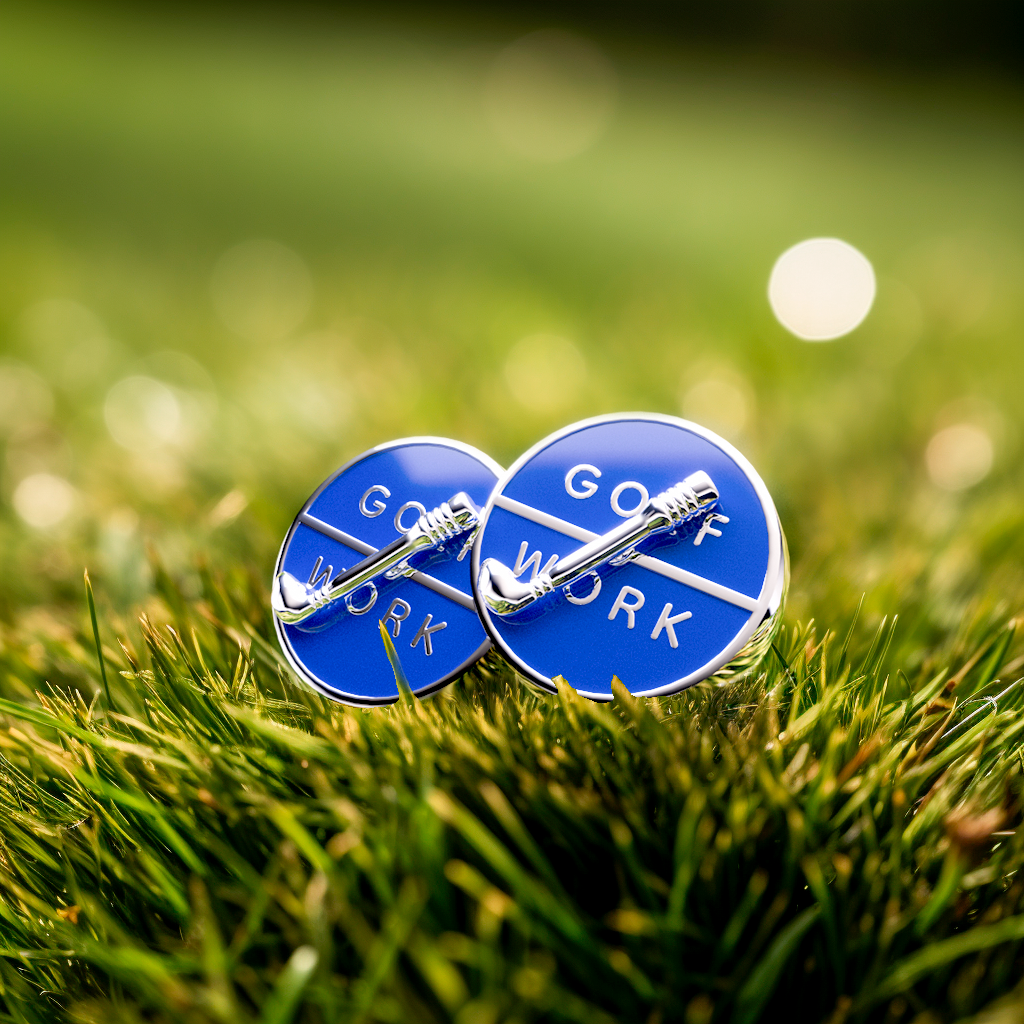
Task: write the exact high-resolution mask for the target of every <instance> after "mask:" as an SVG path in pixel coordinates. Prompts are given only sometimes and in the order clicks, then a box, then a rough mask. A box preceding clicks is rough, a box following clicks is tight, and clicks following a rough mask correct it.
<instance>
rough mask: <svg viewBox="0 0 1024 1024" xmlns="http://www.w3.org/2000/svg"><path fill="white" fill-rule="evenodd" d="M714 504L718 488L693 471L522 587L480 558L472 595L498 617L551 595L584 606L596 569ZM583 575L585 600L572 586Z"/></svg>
mask: <svg viewBox="0 0 1024 1024" xmlns="http://www.w3.org/2000/svg"><path fill="white" fill-rule="evenodd" d="M631 486H635V485H631ZM717 501H718V488H717V487H715V484H714V481H712V479H711V477H710V476H708V474H707V473H705V472H704V471H703V470H698V471H697V472H696V473H691V474H690V475H689V476H688V477H686V479H685V480H681V481H680V482H679V483H677V484H673V485H672V486H671V487H669V488H668V489H667V490H664V491H662V492H661V493H660V494H656V495H655V496H654V497H653V498H648V499H647V501H646V502H645V503H644V506H643V508H641V509H640V511H639V512H637V513H636V514H635V515H633V516H631V517H630V518H629V519H627V520H626V521H625V522H624V523H621V524H620V525H619V526H617V527H615V528H614V529H613V530H609V531H608V532H607V533H605V534H602V535H601V536H599V537H597V538H595V539H594V540H592V541H590V542H589V543H587V544H584V545H583V546H582V547H580V548H577V549H576V550H575V551H573V552H570V553H569V554H568V555H565V556H564V557H563V558H561V559H559V561H558V562H556V563H555V564H554V565H553V566H552V567H551V570H550V572H538V573H537V574H536V575H535V576H534V577H533V578H532V579H530V581H529V582H527V583H523V582H521V581H520V580H519V579H517V578H516V574H515V571H514V570H513V569H511V568H509V567H508V566H507V565H505V564H504V563H503V562H500V561H498V559H496V558H487V559H485V560H484V562H483V564H482V565H481V566H480V571H479V574H478V576H477V589H478V593H479V595H480V597H481V598H482V599H483V600H484V602H485V603H486V605H487V607H488V608H489V609H490V610H491V611H492V612H493V613H494V614H495V615H499V616H501V617H502V618H509V617H512V616H515V615H518V614H520V613H522V612H524V611H526V610H527V609H534V608H536V609H537V610H538V611H539V610H540V609H542V608H543V606H544V605H543V602H542V599H543V598H545V597H546V596H547V595H549V594H553V593H555V592H556V591H561V592H562V593H563V594H564V595H565V597H566V599H567V600H569V601H570V602H571V603H573V604H587V603H589V602H590V601H592V600H593V599H594V598H595V597H597V595H598V593H600V590H601V578H600V576H598V575H597V571H596V570H597V569H598V568H599V567H601V566H605V565H608V566H617V565H623V564H625V563H626V562H628V561H631V560H633V559H635V558H637V557H638V555H639V554H640V552H638V551H637V545H639V544H640V543H641V542H643V541H646V540H648V539H650V538H652V537H656V536H657V535H659V534H663V533H666V532H668V531H671V530H675V529H677V528H678V527H680V526H682V525H683V524H684V523H687V522H690V521H691V520H694V519H696V518H697V517H699V516H702V515H703V516H705V517H708V518H709V517H710V516H711V515H713V514H714V506H715V504H716V503H717ZM726 521H728V520H726ZM705 522H707V518H706V519H705ZM585 576H589V577H592V578H593V580H594V583H593V586H592V588H591V591H590V593H589V595H588V596H586V597H580V596H578V595H574V594H573V593H572V589H571V588H572V585H573V584H574V583H576V582H577V581H578V580H581V579H583V578H584V577H585ZM538 602H540V603H538Z"/></svg>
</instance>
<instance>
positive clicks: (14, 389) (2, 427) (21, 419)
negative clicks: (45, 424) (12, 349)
mask: <svg viewBox="0 0 1024 1024" xmlns="http://www.w3.org/2000/svg"><path fill="white" fill-rule="evenodd" d="M51 412H53V395H52V394H51V393H50V389H49V387H48V386H47V384H46V381H45V380H43V379H42V377H40V376H39V374H37V373H35V372H34V371H33V370H30V369H29V368H28V367H27V366H24V365H22V364H21V363H16V362H14V361H13V360H3V361H2V362H0V434H9V433H12V432H14V431H15V430H18V429H19V428H23V427H27V426H30V425H35V424H38V423H40V422H42V421H45V420H47V419H48V418H49V416H50V413H51Z"/></svg>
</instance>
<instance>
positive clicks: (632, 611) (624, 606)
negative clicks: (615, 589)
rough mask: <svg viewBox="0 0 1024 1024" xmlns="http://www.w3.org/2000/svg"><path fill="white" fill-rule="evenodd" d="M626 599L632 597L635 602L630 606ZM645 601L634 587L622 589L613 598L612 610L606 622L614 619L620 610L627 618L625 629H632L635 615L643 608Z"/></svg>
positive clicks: (634, 623)
mask: <svg viewBox="0 0 1024 1024" xmlns="http://www.w3.org/2000/svg"><path fill="white" fill-rule="evenodd" d="M627 597H634V598H636V600H635V602H634V603H633V604H630V603H629V602H628V601H627V600H626V598H627ZM645 600H646V598H645V597H644V595H643V594H642V593H641V592H640V591H639V590H637V589H636V588H635V587H623V588H622V589H621V590H620V591H619V596H618V597H617V598H615V604H613V605H612V610H611V611H610V612H609V613H608V621H609V622H610V621H611V620H612V619H614V618H615V616H616V615H618V614H619V610H620V609H621V610H622V611H624V612H625V613H626V615H627V616H628V617H629V622H628V623H627V627H628V628H629V629H632V628H633V627H634V626H635V625H636V613H637V612H638V611H639V610H640V609H641V608H643V606H644V601H645Z"/></svg>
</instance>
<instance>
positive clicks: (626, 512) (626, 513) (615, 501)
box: [612, 480, 651, 519]
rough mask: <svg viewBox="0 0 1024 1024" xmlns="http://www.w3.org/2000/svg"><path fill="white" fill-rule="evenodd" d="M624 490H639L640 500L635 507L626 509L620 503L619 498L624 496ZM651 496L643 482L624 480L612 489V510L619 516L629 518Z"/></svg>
mask: <svg viewBox="0 0 1024 1024" xmlns="http://www.w3.org/2000/svg"><path fill="white" fill-rule="evenodd" d="M623 491H637V492H638V493H639V495H640V500H639V501H638V502H637V503H636V507H635V508H630V509H625V508H623V507H622V506H621V505H620V504H619V498H620V497H621V496H622V492H623ZM650 497H651V496H650V495H649V494H648V493H647V488H646V487H644V485H643V484H638V483H637V482H636V481H635V480H623V481H622V483H621V484H619V486H618V487H616V488H615V490H614V491H612V511H613V512H614V513H615V514H616V515H617V516H622V518H623V519H629V517H630V516H635V515H636V514H637V512H639V511H640V509H642V508H643V507H644V505H646V504H647V502H648V501H649V500H650Z"/></svg>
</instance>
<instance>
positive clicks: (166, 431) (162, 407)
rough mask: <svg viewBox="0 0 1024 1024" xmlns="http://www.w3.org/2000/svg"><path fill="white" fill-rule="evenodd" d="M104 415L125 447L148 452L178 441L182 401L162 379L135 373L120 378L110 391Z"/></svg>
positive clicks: (105, 403)
mask: <svg viewBox="0 0 1024 1024" xmlns="http://www.w3.org/2000/svg"><path fill="white" fill-rule="evenodd" d="M103 418H104V419H105V420H106V423H107V430H109V431H110V436H111V437H112V438H113V439H114V440H115V441H116V442H117V443H118V444H119V445H121V447H122V448H127V449H128V450H129V451H133V452H148V451H152V450H153V449H154V448H160V447H161V446H163V445H166V444H169V443H171V442H174V441H176V440H178V438H179V436H180V432H181V426H182V415H181V403H180V402H179V401H178V396H177V395H176V394H175V393H174V391H173V390H172V389H171V388H169V387H168V386H167V385H166V384H164V383H163V382H162V381H159V380H155V379H154V378H152V377H143V376H139V375H135V376H131V377H125V378H124V380H119V381H118V382H117V383H116V384H115V385H114V386H113V387H112V388H111V389H110V391H108V392H107V399H106V401H105V402H104V404H103Z"/></svg>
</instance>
